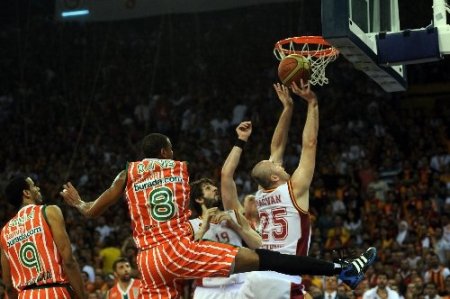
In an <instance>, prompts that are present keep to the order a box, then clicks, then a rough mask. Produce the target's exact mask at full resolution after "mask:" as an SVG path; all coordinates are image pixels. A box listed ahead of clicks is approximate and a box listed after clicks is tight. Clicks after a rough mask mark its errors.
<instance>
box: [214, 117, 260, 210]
mask: <svg viewBox="0 0 450 299" xmlns="http://www.w3.org/2000/svg"><path fill="white" fill-rule="evenodd" d="M236 133H237V140H236V143H235V144H234V146H233V148H232V149H231V151H230V153H229V154H228V157H227V159H226V160H225V162H224V163H223V166H222V172H221V175H220V190H221V196H222V202H223V207H224V209H225V210H236V211H238V212H239V213H241V214H242V213H243V211H244V209H243V207H242V205H241V203H240V202H239V199H238V194H237V188H236V182H235V181H234V173H235V171H236V168H237V166H238V164H239V160H240V158H241V154H242V150H243V147H244V145H245V143H246V142H247V140H248V138H249V137H250V135H251V133H252V123H251V122H250V121H244V122H241V123H240V124H239V125H238V127H237V128H236Z"/></svg>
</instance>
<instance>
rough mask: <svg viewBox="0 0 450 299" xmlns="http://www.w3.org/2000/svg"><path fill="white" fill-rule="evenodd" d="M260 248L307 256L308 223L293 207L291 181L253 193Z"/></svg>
mask: <svg viewBox="0 0 450 299" xmlns="http://www.w3.org/2000/svg"><path fill="white" fill-rule="evenodd" d="M255 197H256V206H257V208H258V213H259V218H260V227H259V231H260V234H261V237H262V248H264V249H268V250H272V251H278V252H280V253H284V254H292V255H301V256H306V255H308V250H309V245H310V243H311V220H310V215H309V213H308V212H307V211H303V210H302V209H301V208H300V207H299V206H298V204H297V201H296V199H295V197H294V195H293V193H292V186H291V182H290V181H289V182H287V183H285V184H283V185H281V186H278V187H277V188H275V189H272V190H264V189H260V190H258V192H256V194H255Z"/></svg>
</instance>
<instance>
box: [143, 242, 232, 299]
mask: <svg viewBox="0 0 450 299" xmlns="http://www.w3.org/2000/svg"><path fill="white" fill-rule="evenodd" d="M238 250H239V248H238V247H235V246H232V245H229V244H223V243H216V242H211V241H200V242H194V241H192V240H191V239H189V238H187V237H186V238H182V239H179V240H176V242H174V241H172V242H166V243H162V244H161V245H160V246H156V247H154V248H150V249H147V250H143V251H140V252H139V253H138V256H137V264H138V266H139V270H140V271H141V274H142V284H141V290H140V291H141V297H140V298H145V299H147V298H180V296H181V293H180V289H181V287H182V282H183V281H182V280H184V279H195V278H201V277H214V276H221V277H226V276H229V275H230V274H231V272H232V268H233V266H234V259H235V257H236V255H237V252H238Z"/></svg>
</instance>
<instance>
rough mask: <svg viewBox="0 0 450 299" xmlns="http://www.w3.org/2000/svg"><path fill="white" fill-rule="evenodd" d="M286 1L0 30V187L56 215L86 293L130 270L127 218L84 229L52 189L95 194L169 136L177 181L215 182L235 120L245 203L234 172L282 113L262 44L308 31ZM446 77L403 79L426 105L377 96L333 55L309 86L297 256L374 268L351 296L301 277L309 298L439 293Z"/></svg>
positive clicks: (443, 266)
mask: <svg viewBox="0 0 450 299" xmlns="http://www.w3.org/2000/svg"><path fill="white" fill-rule="evenodd" d="M295 4H296V3H291V4H289V3H284V4H277V5H261V6H257V7H251V8H240V9H238V10H230V11H223V12H214V13H202V14H189V15H179V16H174V15H165V16H160V17H153V18H149V19H142V20H129V21H126V22H115V23H98V24H92V23H55V22H54V21H53V20H51V18H49V17H48V16H47V17H45V16H40V15H36V16H34V15H32V16H29V17H28V18H27V19H26V20H21V21H20V22H17V23H13V24H8V25H7V26H5V27H4V28H2V29H0V43H1V44H2V45H7V46H5V47H3V46H2V47H1V48H0V53H1V55H0V68H1V69H2V72H1V73H0V124H1V127H2V128H3V130H2V134H1V135H0V143H1V144H2V149H1V151H0V187H1V189H2V190H3V187H4V184H5V183H6V182H7V181H8V179H9V178H10V177H12V176H13V175H15V174H18V173H20V174H25V175H29V176H31V177H32V178H33V180H34V181H35V182H37V184H38V185H39V186H40V187H41V192H42V194H43V195H44V197H45V199H46V201H47V202H48V203H52V204H58V205H59V206H61V207H62V209H63V211H64V216H65V220H66V224H67V230H68V232H69V236H70V238H71V241H72V247H73V250H74V252H75V254H76V256H77V258H78V261H79V263H80V266H81V268H82V271H83V275H84V276H85V277H84V278H85V281H86V287H87V289H88V291H89V293H90V297H89V298H101V296H102V294H103V293H104V292H105V291H106V290H107V289H108V288H110V287H111V286H112V284H113V283H114V276H112V274H111V273H112V263H113V261H114V260H115V259H116V258H117V257H119V256H126V257H128V258H129V259H130V261H131V263H132V265H134V266H135V255H136V248H135V247H134V246H133V242H132V240H131V238H130V236H131V229H130V227H129V225H128V223H129V222H128V211H127V208H126V204H125V203H123V205H122V206H120V205H118V206H117V208H114V209H111V210H109V211H107V212H106V213H105V215H104V216H103V217H100V218H98V219H90V220H85V219H83V218H82V217H81V216H80V215H79V214H78V212H77V211H76V210H74V209H70V208H68V207H67V206H65V205H64V204H63V203H62V201H61V199H60V197H59V195H58V193H59V191H60V190H61V186H62V184H63V183H64V182H66V181H68V180H70V181H71V182H72V183H73V184H74V185H75V186H76V187H77V188H78V189H79V190H81V194H82V195H83V197H84V198H85V199H86V200H91V199H95V198H96V197H97V196H98V195H99V192H101V191H102V190H104V189H105V188H106V187H107V186H108V185H109V184H110V183H111V182H112V180H113V179H114V176H115V175H116V174H117V173H118V172H119V171H120V170H121V169H123V168H124V167H125V165H126V162H127V161H135V160H138V159H139V158H141V153H140V150H139V141H140V139H141V137H143V136H145V135H146V134H148V133H149V132H161V133H163V134H166V135H168V136H170V137H171V139H172V142H173V147H174V152H175V158H176V159H179V160H187V161H189V166H190V174H191V180H195V179H198V178H200V177H211V178H215V179H216V180H219V176H220V168H221V163H222V162H223V161H224V159H225V157H226V155H227V154H228V151H229V150H230V149H231V146H232V144H233V140H234V136H235V134H234V129H235V127H236V126H237V124H239V123H240V122H241V121H242V120H251V121H252V122H253V127H254V132H253V134H252V136H251V139H250V141H249V142H248V145H247V147H246V150H245V152H244V155H243V159H242V160H241V165H240V166H239V169H238V172H237V174H236V177H235V179H236V182H237V185H238V188H239V191H240V192H239V193H240V194H241V195H242V198H243V197H244V196H245V195H246V194H250V193H253V192H254V191H255V190H256V185H255V184H254V182H252V180H251V178H250V175H249V171H250V169H251V167H252V166H253V165H254V164H255V162H256V161H259V160H260V159H262V158H264V157H268V155H269V144H270V137H271V135H272V132H273V129H274V126H275V124H276V120H277V118H278V115H279V113H280V111H281V108H282V107H281V104H280V103H279V101H278V100H277V99H276V95H275V94H274V92H273V90H272V83H274V82H276V81H277V72H276V68H277V64H278V62H277V61H276V60H275V58H274V57H273V54H272V47H273V44H274V43H275V42H276V41H277V40H279V39H281V38H284V37H287V36H290V35H298V32H299V31H300V29H299V28H298V27H299V25H305V26H307V28H306V30H303V31H300V32H301V34H302V35H311V34H318V32H320V24H317V23H314V22H313V21H309V22H308V21H307V20H306V21H305V20H303V21H299V15H298V14H299V12H297V13H296V12H295V11H296V9H297V7H296V6H295ZM286 11H289V12H288V13H287V14H288V16H287V17H285V18H282V19H280V17H279V16H280V15H281V14H286ZM299 22H301V24H300V23H299ZM446 70H448V63H447V62H445V61H444V62H439V63H429V64H426V65H417V66H412V67H411V68H410V69H409V73H410V77H409V79H410V82H409V84H410V85H411V86H415V87H416V88H418V90H423V92H424V93H427V94H429V95H428V96H427V97H424V98H423V100H420V99H419V100H417V99H414V100H413V99H412V98H411V95H410V94H408V93H407V92H405V93H397V94H387V93H385V92H384V91H383V90H382V89H381V88H380V87H379V86H378V85H376V83H374V82H373V81H371V80H370V79H369V78H367V77H366V75H364V74H363V73H361V72H358V71H356V70H355V69H354V68H353V67H352V66H351V65H350V64H349V63H348V62H347V61H346V60H345V59H343V58H339V59H338V60H337V61H336V62H334V63H333V64H331V65H330V66H329V67H328V68H327V77H328V78H329V80H330V84H329V85H327V86H323V87H314V90H315V91H316V92H317V94H318V96H319V101H320V109H321V110H320V130H319V147H318V155H317V166H316V172H315V177H314V180H313V186H312V188H311V199H310V202H311V210H310V212H311V214H312V217H313V219H314V221H313V238H312V242H311V249H310V255H311V256H316V257H322V258H331V259H332V258H335V257H336V255H337V254H340V253H342V254H346V255H348V254H352V252H354V251H357V250H358V248H366V247H368V246H376V247H377V248H378V250H379V257H378V261H377V262H376V264H375V266H374V267H373V269H370V270H369V272H368V273H367V275H366V278H367V279H366V280H365V281H364V283H362V284H361V285H360V286H359V287H358V289H357V290H356V291H354V292H352V291H349V290H347V289H346V288H345V286H344V285H343V284H339V281H333V280H330V281H328V279H327V280H325V279H323V278H321V277H304V283H305V285H306V286H307V288H308V290H309V291H310V293H311V294H313V295H317V296H319V295H320V293H323V292H324V291H325V290H327V288H329V287H330V285H332V286H333V288H336V290H337V292H339V293H340V294H343V295H344V294H345V295H346V296H348V297H350V298H362V294H363V292H364V291H367V290H369V289H371V288H379V289H386V290H394V291H396V292H398V294H400V296H402V297H404V298H439V297H436V296H438V295H437V294H439V295H440V296H441V298H444V296H447V297H448V298H450V277H448V276H449V274H450V271H449V270H448V267H449V262H450V191H449V190H450V126H449V119H450V105H448V98H449V96H450V95H449V94H448V93H445V92H442V91H435V90H440V89H439V88H441V87H442V86H445V85H446V84H448V82H449V81H450V75H449V73H448V72H446ZM304 106H305V105H303V103H302V102H301V101H299V100H298V101H297V100H296V101H295V109H296V113H295V114H294V119H293V121H292V126H291V130H290V133H289V136H290V139H289V144H288V147H287V149H286V155H285V164H286V165H285V166H286V169H287V170H288V172H291V171H292V170H293V169H294V168H295V167H296V165H297V164H298V156H299V152H300V150H301V148H300V144H301V131H302V129H303V128H302V124H303V123H304V119H302V117H303V116H304V115H305V113H304V110H305V108H306V107H304ZM2 196H3V195H2ZM1 207H2V208H1V209H0V222H1V223H2V224H3V223H5V222H6V221H7V220H8V219H9V217H11V215H12V213H13V211H12V209H11V207H9V206H7V205H5V204H4V201H3V200H2V204H1ZM135 270H136V269H135ZM135 275H136V276H138V273H137V271H136V273H135ZM433 292H434V293H433ZM387 293H388V292H387ZM1 294H2V285H1V284H0V298H1V296H2V295H1ZM434 294H435V295H436V296H434ZM447 297H445V298H447ZM386 298H391V297H389V296H388V297H386ZM392 298H394V297H392Z"/></svg>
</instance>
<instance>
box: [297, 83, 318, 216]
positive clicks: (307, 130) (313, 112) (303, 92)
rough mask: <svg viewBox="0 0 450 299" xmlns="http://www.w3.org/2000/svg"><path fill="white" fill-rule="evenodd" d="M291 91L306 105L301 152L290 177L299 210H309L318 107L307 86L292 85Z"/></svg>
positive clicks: (314, 159)
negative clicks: (296, 165)
mask: <svg viewBox="0 0 450 299" xmlns="http://www.w3.org/2000/svg"><path fill="white" fill-rule="evenodd" d="M292 91H293V92H294V93H295V94H297V95H299V96H300V97H301V98H303V99H304V100H305V101H306V102H307V103H308V110H307V114H306V121H305V127H304V128H303V133H302V151H301V156H300V161H299V164H298V167H297V169H296V170H295V171H294V173H293V174H292V176H291V182H292V189H293V192H294V196H295V198H296V200H297V203H298V204H299V206H300V208H302V209H304V210H305V211H308V209H309V192H308V191H309V187H310V185H311V181H312V178H313V175H314V167H315V164H316V149H317V134H318V131H319V105H318V102H317V96H316V94H315V93H314V92H313V91H312V90H311V88H310V85H309V84H303V82H301V85H300V87H299V86H298V85H296V84H295V83H293V85H292Z"/></svg>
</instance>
